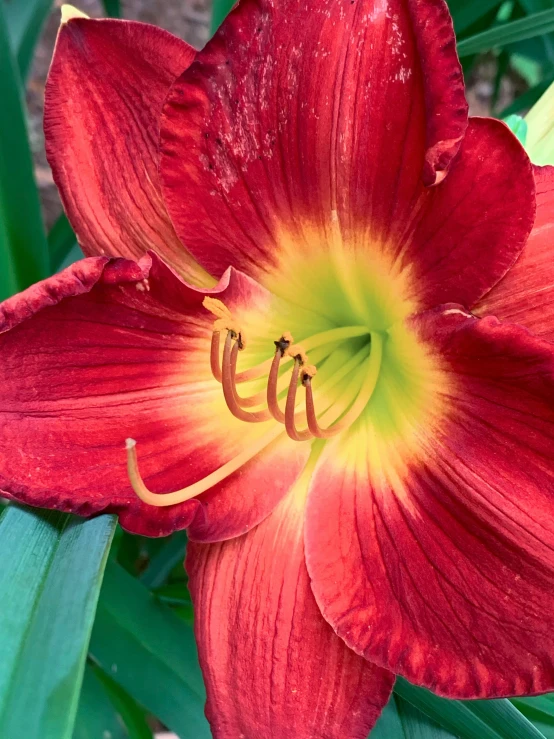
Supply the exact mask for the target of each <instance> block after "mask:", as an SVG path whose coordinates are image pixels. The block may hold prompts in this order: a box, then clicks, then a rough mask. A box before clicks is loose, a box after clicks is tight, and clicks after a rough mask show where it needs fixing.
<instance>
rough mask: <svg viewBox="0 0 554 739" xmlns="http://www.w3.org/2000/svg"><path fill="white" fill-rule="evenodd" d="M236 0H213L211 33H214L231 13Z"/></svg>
mask: <svg viewBox="0 0 554 739" xmlns="http://www.w3.org/2000/svg"><path fill="white" fill-rule="evenodd" d="M235 3H236V0H213V6H212V20H211V22H210V33H211V34H212V35H213V34H214V33H215V32H216V31H217V29H218V28H219V26H220V25H221V24H222V23H223V21H224V20H225V18H226V17H227V15H228V14H229V12H230V10H231V8H232V7H233V5H235Z"/></svg>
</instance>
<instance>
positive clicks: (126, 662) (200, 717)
mask: <svg viewBox="0 0 554 739" xmlns="http://www.w3.org/2000/svg"><path fill="white" fill-rule="evenodd" d="M90 654H91V656H92V658H93V659H94V661H95V662H97V663H98V664H99V665H100V666H101V667H102V668H103V669H104V670H105V671H106V672H108V673H109V674H110V676H111V677H112V678H113V679H114V680H115V681H116V682H117V683H118V684H119V685H121V686H122V687H123V688H124V689H125V690H126V691H127V692H128V693H129V695H131V696H132V697H133V698H134V699H135V700H136V701H137V702H138V703H139V704H140V705H142V706H144V707H145V708H146V709H147V710H149V711H150V712H151V713H153V714H154V715H155V716H158V718H160V719H161V720H162V721H163V722H164V723H165V724H166V725H167V726H168V727H169V728H170V729H171V730H172V731H174V732H175V733H177V734H179V735H180V736H183V737H189V736H191V737H194V738H195V739H209V738H210V736H211V734H210V730H209V727H208V723H207V721H206V719H205V718H204V686H203V682H202V675H201V673H200V668H199V666H198V658H197V654H196V645H195V642H194V636H193V632H192V628H191V627H190V626H188V625H187V624H186V623H184V622H183V621H182V620H181V619H179V617H178V616H176V615H175V614H174V613H173V612H172V611H171V609H170V608H168V607H167V606H165V605H164V604H163V603H161V602H160V601H159V600H158V599H157V598H156V597H155V596H153V595H152V594H151V593H150V591H149V590H148V589H147V588H145V587H144V585H142V584H141V583H140V582H139V581H138V580H136V579H135V578H133V577H132V576H131V575H129V574H128V573H127V572H126V571H125V570H124V569H123V568H122V567H121V566H120V565H118V564H117V563H116V562H110V563H109V565H108V567H107V568H106V577H105V580H104V586H103V588H102V595H101V598H100V602H99V604H98V612H97V615H96V621H95V624H94V630H93V634H92V639H91V645H90Z"/></svg>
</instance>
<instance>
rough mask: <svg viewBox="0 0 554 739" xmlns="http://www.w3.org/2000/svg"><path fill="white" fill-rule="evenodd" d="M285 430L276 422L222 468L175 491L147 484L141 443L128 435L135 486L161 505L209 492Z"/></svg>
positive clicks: (143, 497)
mask: <svg viewBox="0 0 554 739" xmlns="http://www.w3.org/2000/svg"><path fill="white" fill-rule="evenodd" d="M282 433H283V430H282V428H281V426H275V427H274V428H272V429H271V431H269V432H268V433H267V434H264V436H262V437H260V438H259V439H256V440H255V441H254V442H253V443H252V444H251V445H250V446H248V447H247V448H246V449H244V450H243V451H242V452H241V453H240V454H237V456H236V457H234V459H231V460H230V461H229V462H226V463H225V464H224V465H222V466H221V467H220V468H219V469H217V470H214V472H210V474H209V475H206V477H204V478H203V479H202V480H198V482H195V483H193V484H192V485H187V487H185V488H182V489H181V490H176V491H175V492H173V493H153V492H152V491H151V490H149V489H148V488H147V487H146V485H145V484H144V481H143V479H142V477H141V474H140V471H139V468H138V460H137V450H136V444H137V443H136V441H135V440H134V439H127V440H126V442H125V448H126V450H127V474H128V475H129V480H130V482H131V487H132V488H133V490H134V491H135V493H136V494H137V495H138V497H139V498H140V499H141V500H143V501H144V502H145V503H148V505H153V506H156V507H158V508H159V507H164V506H170V505H177V503H184V502H185V501H186V500H190V499H191V498H195V497H196V496H197V495H200V494H201V493H205V492H206V490H209V489H210V488H212V487H214V485H217V484H218V483H219V482H222V481H223V480H225V479H226V478H227V477H229V476H230V475H232V474H233V473H234V472H236V471H237V470H238V469H240V468H241V467H243V466H244V465H245V464H246V463H247V462H250V460H251V459H252V458H253V457H255V456H256V455H257V454H259V453H260V452H261V451H262V450H263V449H265V447H267V446H269V444H271V442H272V441H275V439H276V438H277V437H278V436H279V435H280V434H282Z"/></svg>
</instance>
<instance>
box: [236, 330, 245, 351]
mask: <svg viewBox="0 0 554 739" xmlns="http://www.w3.org/2000/svg"><path fill="white" fill-rule="evenodd" d="M237 344H238V345H239V349H240V351H242V350H243V349H244V342H243V340H242V334H239V335H238V336H237Z"/></svg>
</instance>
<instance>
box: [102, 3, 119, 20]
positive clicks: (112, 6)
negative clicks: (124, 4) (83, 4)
mask: <svg viewBox="0 0 554 739" xmlns="http://www.w3.org/2000/svg"><path fill="white" fill-rule="evenodd" d="M102 5H103V6H104V12H105V13H106V15H109V16H110V17H111V18H122V17H123V16H122V14H121V2H120V0H102Z"/></svg>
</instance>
